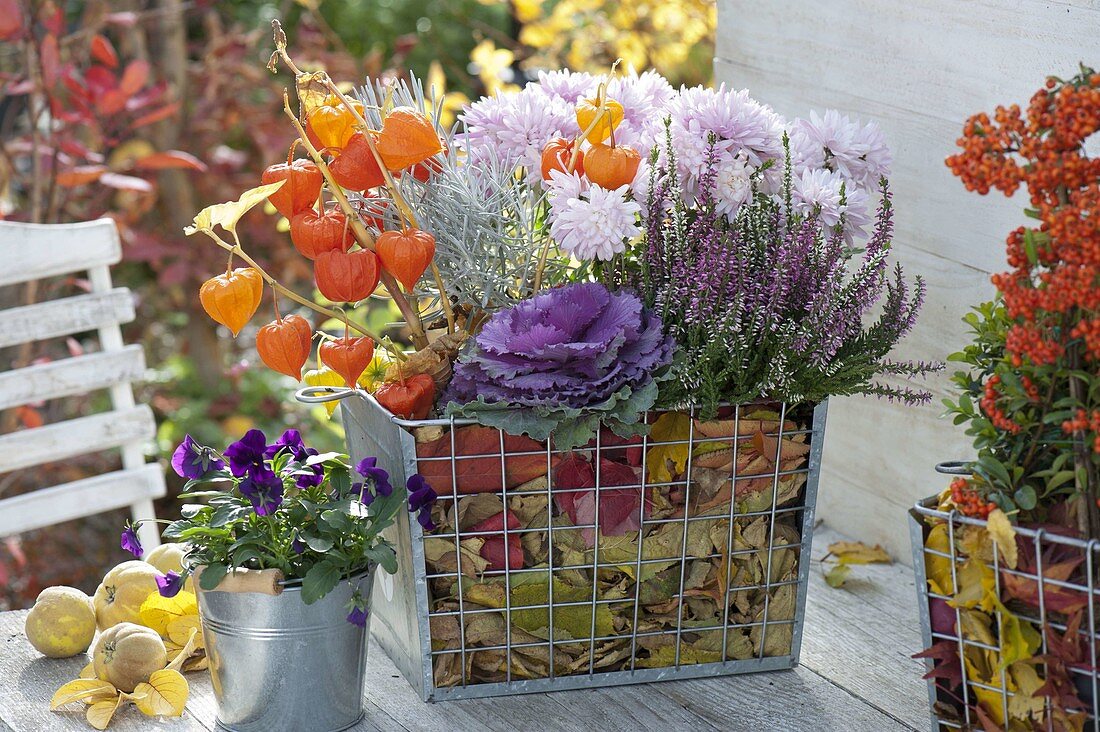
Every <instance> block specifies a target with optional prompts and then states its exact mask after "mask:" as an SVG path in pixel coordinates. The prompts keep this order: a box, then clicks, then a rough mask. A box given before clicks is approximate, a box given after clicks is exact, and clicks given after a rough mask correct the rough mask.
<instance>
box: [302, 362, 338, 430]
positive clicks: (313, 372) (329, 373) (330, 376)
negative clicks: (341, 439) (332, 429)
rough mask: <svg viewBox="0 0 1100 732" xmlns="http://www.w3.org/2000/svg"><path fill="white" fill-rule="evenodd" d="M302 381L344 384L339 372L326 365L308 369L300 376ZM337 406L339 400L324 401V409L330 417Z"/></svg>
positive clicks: (316, 384) (314, 384) (312, 384)
mask: <svg viewBox="0 0 1100 732" xmlns="http://www.w3.org/2000/svg"><path fill="white" fill-rule="evenodd" d="M302 381H304V382H305V383H306V384H308V385H309V386H344V379H343V378H341V376H340V374H338V373H336V372H335V371H333V370H332V369H330V368H328V367H327V366H326V367H322V368H319V369H310V370H309V371H307V372H306V373H305V375H304V376H302ZM338 406H340V402H338V401H335V400H333V401H330V402H324V407H325V411H327V412H328V416H329V418H330V419H331V418H332V413H333V412H335V411H336V407H338Z"/></svg>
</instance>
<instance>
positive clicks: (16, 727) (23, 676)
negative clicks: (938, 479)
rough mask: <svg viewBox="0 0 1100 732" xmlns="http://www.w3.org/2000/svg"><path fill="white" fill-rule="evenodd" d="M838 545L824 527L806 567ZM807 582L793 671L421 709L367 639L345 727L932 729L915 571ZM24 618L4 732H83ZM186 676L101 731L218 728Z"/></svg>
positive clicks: (14, 618)
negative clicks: (155, 702) (357, 707)
mask: <svg viewBox="0 0 1100 732" xmlns="http://www.w3.org/2000/svg"><path fill="white" fill-rule="evenodd" d="M839 538H841V537H839V536H837V535H836V534H835V533H834V532H831V531H829V530H827V529H821V530H819V531H818V534H817V535H816V536H815V537H814V556H815V557H820V556H822V555H823V554H824V553H825V546H826V545H827V544H828V543H830V542H831V541H835V540H837V539H839ZM810 577H811V585H810V591H809V599H808V603H807V614H806V627H805V631H804V634H803V642H802V659H801V665H800V666H799V667H798V668H795V669H792V670H789V671H773V672H769V673H761V674H752V675H741V676H728V677H722V678H707V679H695V680H686V681H666V682H661V683H657V684H643V685H637V686H617V687H612V688H608V689H585V690H579V691H561V692H555V693H552V694H528V695H523V696H513V697H497V698H494V699H469V700H461V701H449V702H440V703H435V704H428V703H425V702H422V701H420V699H419V697H417V696H416V695H415V693H414V692H413V690H412V687H410V686H409V685H408V683H406V682H405V680H404V678H402V677H401V676H400V674H399V673H398V672H397V669H396V668H395V667H394V665H393V664H392V663H391V662H390V660H389V658H387V657H386V655H385V654H384V653H383V652H381V651H380V650H379V649H378V647H377V646H376V645H375V644H374V643H373V642H372V644H371V648H370V651H369V655H368V658H369V661H368V663H367V679H366V690H365V694H364V696H365V706H366V716H365V717H364V719H363V721H362V722H360V723H359V724H358V725H356V726H355V727H354V728H353V729H354V730H356V732H359V731H362V730H386V731H387V732H390V731H392V732H404V731H405V730H410V731H412V730H431V732H440V731H444V732H449V731H450V730H512V729H524V730H570V731H574V730H575V731H576V732H591V730H599V729H609V728H610V729H616V730H635V729H636V730H652V729H665V730H670V729H671V730H675V729H692V730H724V731H726V732H739V731H740V730H745V731H746V732H750V731H751V732H760V731H762V730H777V731H782V732H801V731H803V730H804V731H805V732H829V731H831V730H836V731H838V732H840V731H843V732H862V731H864V730H866V731H867V732H894V731H895V730H905V731H908V730H927V729H928V726H929V715H928V709H927V704H928V701H927V693H926V691H925V685H924V682H923V681H922V680H921V678H920V677H921V674H922V673H923V667H922V666H921V665H920V663H919V662H917V661H914V660H913V659H911V658H910V657H909V656H910V654H912V653H915V652H916V651H918V650H920V647H921V641H920V632H919V627H918V625H917V612H916V593H915V590H914V588H913V575H912V572H911V571H910V570H908V568H906V567H903V566H900V565H895V566H882V565H876V566H866V567H858V568H857V569H856V571H855V572H853V579H851V580H849V582H848V584H847V585H846V586H845V587H844V588H842V589H839V590H834V589H831V588H829V587H827V586H826V585H825V583H824V582H823V581H822V579H821V572H820V568H819V567H818V563H817V561H814V566H813V568H812V570H811V572H810ZM25 616H26V611H22V610H21V611H14V612H6V613H0V730H3V731H4V732H8V731H10V732H48V731H52V730H59V731H60V730H66V731H68V730H91V729H92V728H91V727H90V726H89V725H88V724H87V722H86V721H85V720H84V714H83V711H82V710H81V709H80V708H79V705H74V706H73V707H72V709H73V711H68V712H50V711H49V700H50V697H51V696H52V695H53V693H54V691H56V690H57V688H58V687H60V686H61V685H62V684H63V683H65V682H66V681H69V680H72V679H75V678H77V676H78V675H79V673H80V669H81V668H82V667H83V666H84V665H85V664H86V663H87V661H88V659H87V657H85V656H84V655H81V656H77V657H76V658H70V659H49V658H43V657H42V656H40V655H39V654H38V653H37V652H36V651H35V650H34V649H33V648H31V646H30V644H29V643H28V642H27V640H26V638H25V637H24V636H23V619H24V617H25ZM187 679H188V682H189V683H190V686H191V692H190V696H189V698H188V702H187V708H186V710H185V712H184V714H183V716H182V717H179V718H174V719H167V718H158V719H153V718H149V717H146V716H145V715H143V714H141V713H140V712H138V711H137V710H136V709H134V708H132V707H130V708H120V709H119V711H118V713H117V714H116V715H115V718H114V719H113V720H112V722H111V725H110V727H108V729H109V730H114V731H115V732H131V731H133V730H171V731H172V732H212V731H213V730H215V729H217V727H216V708H215V704H214V695H213V691H212V689H211V686H210V678H209V675H208V674H207V673H206V672H200V673H193V674H188V676H187ZM271 732H282V731H280V730H272V731H271ZM286 732H308V731H306V730H287V731H286Z"/></svg>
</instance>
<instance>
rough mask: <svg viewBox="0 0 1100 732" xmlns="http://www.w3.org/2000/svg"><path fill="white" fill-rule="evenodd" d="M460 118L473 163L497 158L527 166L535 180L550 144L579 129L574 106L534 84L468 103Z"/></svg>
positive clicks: (569, 135) (538, 175)
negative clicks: (545, 148) (485, 158)
mask: <svg viewBox="0 0 1100 732" xmlns="http://www.w3.org/2000/svg"><path fill="white" fill-rule="evenodd" d="M459 119H460V120H461V121H462V123H463V125H464V126H465V128H466V144H467V146H468V150H467V152H468V154H469V156H470V162H471V164H476V162H477V161H478V160H480V159H482V158H484V157H486V156H490V157H494V158H495V159H497V160H499V161H501V162H503V163H505V164H507V165H515V166H519V167H523V168H526V170H527V172H528V176H529V177H530V178H531V179H532V180H537V179H538V178H540V177H541V174H540V170H541V166H542V149H543V148H544V147H546V144H547V143H548V142H550V141H551V140H552V139H554V138H555V137H572V136H575V135H576V134H577V133H578V132H579V130H578V128H577V121H576V116H575V114H574V111H573V107H572V105H570V104H568V103H566V102H565V101H564V100H563V99H561V98H558V97H552V96H548V95H547V94H545V93H544V92H542V91H541V90H540V89H539V88H538V87H537V86H533V85H532V86H528V87H526V88H525V89H523V90H522V91H519V92H516V93H514V94H497V95H496V96H493V97H483V98H481V99H480V100H478V101H476V102H474V103H473V104H470V105H468V106H467V107H466V108H465V109H464V110H463V112H462V114H461V115H460V116H459ZM489 151H491V152H489Z"/></svg>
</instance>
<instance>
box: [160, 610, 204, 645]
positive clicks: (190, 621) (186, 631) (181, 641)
mask: <svg viewBox="0 0 1100 732" xmlns="http://www.w3.org/2000/svg"><path fill="white" fill-rule="evenodd" d="M167 630H168V633H167V635H168V640H170V641H172V643H174V644H175V645H177V646H186V645H187V644H188V643H190V642H192V641H194V648H202V647H203V643H202V624H201V623H200V621H199V616H198V615H184V616H182V617H179V618H174V619H173V620H170V621H168V629H167ZM192 650H193V649H192Z"/></svg>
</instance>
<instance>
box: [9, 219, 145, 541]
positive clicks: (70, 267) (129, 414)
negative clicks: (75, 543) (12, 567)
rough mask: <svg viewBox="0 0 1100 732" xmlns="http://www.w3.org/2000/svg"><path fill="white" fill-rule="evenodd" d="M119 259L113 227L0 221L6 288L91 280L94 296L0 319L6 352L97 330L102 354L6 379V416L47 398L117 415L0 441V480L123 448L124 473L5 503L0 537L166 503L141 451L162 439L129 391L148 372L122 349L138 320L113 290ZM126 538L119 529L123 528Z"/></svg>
mask: <svg viewBox="0 0 1100 732" xmlns="http://www.w3.org/2000/svg"><path fill="white" fill-rule="evenodd" d="M121 258H122V247H121V245H120V243H119V238H118V231H117V229H116V228H115V224H114V222H113V221H111V220H109V219H101V220H99V221H89V222H86V223H80V224H64V225H41V224H21V223H9V222H2V221H0V286H5V285H12V284H16V283H20V282H29V281H33V280H38V279H44V278H47V277H55V276H57V275H63V274H68V273H72V272H83V271H87V273H88V280H89V282H90V284H91V292H90V293H88V294H85V295H78V296H76V297H65V298H61V299H57V300H53V301H48V302H42V303H36V304H33V305H27V306H23V307H15V308H11V309H8V310H0V348H6V347H9V346H15V345H19V344H22V343H29V342H33V341H40V340H44V339H47V338H57V337H63V336H67V335H71V334H74V333H83V332H87V331H91V330H98V331H99V342H100V351H98V352H96V353H88V354H85V355H80V356H74V357H71V358H65V359H61V360H56V361H52V362H50V363H46V364H41V365H32V366H26V367H23V368H17V369H12V370H8V371H0V412H2V411H4V410H7V409H12V408H15V407H18V406H20V405H24V404H29V403H33V402H37V401H43V400H47V399H60V398H64V397H71V396H76V395H80V394H87V393H89V392H94V391H97V390H100V389H106V390H108V391H109V392H110V397H111V410H110V411H108V412H102V413H98V414H92V415H89V416H85V417H79V418H77V419H70V420H67V421H64V422H58V423H55V424H49V425H45V426H42V427H37V428H32V429H25V430H21V431H18V432H13V433H9V434H6V435H2V436H0V474H2V473H7V472H9V471H13V470H22V469H26V468H32V467H34V466H36V465H41V464H43V463H49V462H54V461H60V460H67V459H70V458H73V457H76V456H78V455H85V454H88V453H94V452H101V451H104V450H112V449H119V450H121V452H122V469H121V470H118V471H115V472H112V473H107V474H105V475H97V476H93V477H89V478H84V479H82V480H76V481H73V482H70V483H65V484H63V485H57V486H51V487H46V486H40V487H36V490H33V491H31V492H29V493H24V494H21V495H17V496H13V497H11V498H4V499H0V537H4V536H10V535H13V534H18V533H21V532H23V531H29V530H31V529H37V528H41V527H43V526H50V525H53V524H58V523H61V522H63V521H71V520H73V519H77V518H82V517H84V516H90V515H93V514H97V513H102V512H103V511H110V510H113V509H117V508H123V507H126V506H129V507H130V510H131V512H132V513H133V516H134V518H135V519H152V518H154V517H155V514H154V513H153V499H154V498H159V497H160V496H163V495H164V494H165V483H164V474H163V472H162V468H161V466H160V465H158V464H156V463H146V462H145V456H144V453H143V449H142V446H143V444H144V443H146V442H148V441H149V440H150V439H151V438H152V437H153V436H154V434H155V432H156V424H155V422H154V420H153V412H152V410H150V409H149V407H148V406H146V405H144V404H142V405H135V404H134V393H133V390H132V389H131V387H130V382H131V381H133V380H135V379H139V378H141V376H142V374H143V372H144V371H145V355H144V353H143V352H142V348H141V346H140V345H129V346H128V345H125V344H124V343H123V342H122V330H121V329H120V328H119V324H120V323H127V322H130V321H131V320H133V319H134V305H133V300H132V298H131V295H130V291H129V290H128V289H126V288H124V287H112V286H111V272H110V269H109V267H110V265H112V264H115V263H117V262H118V261H119V260H120V259H121ZM120 530H121V528H120ZM139 535H140V538H141V541H142V543H143V544H144V546H145V548H146V549H151V548H153V547H155V546H157V545H158V544H159V543H160V540H159V532H158V530H157V527H156V524H154V523H152V522H149V523H146V524H144V525H143V526H142V527H141V529H140V530H139Z"/></svg>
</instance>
